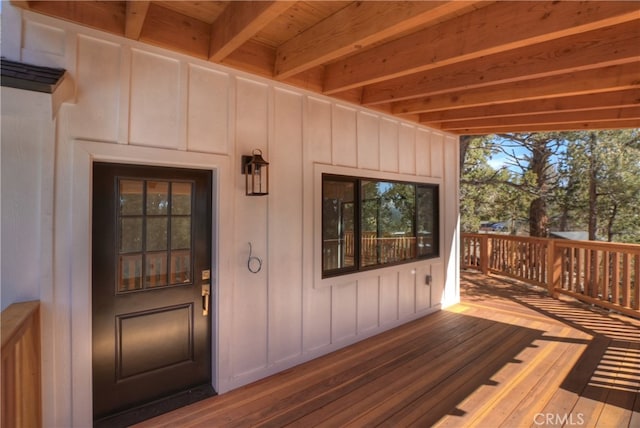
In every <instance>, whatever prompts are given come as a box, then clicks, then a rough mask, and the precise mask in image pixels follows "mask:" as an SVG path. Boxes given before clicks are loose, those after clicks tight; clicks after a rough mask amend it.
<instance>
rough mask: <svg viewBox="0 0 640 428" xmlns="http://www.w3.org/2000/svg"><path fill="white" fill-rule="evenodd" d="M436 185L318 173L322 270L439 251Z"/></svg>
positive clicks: (377, 263) (400, 260)
mask: <svg viewBox="0 0 640 428" xmlns="http://www.w3.org/2000/svg"><path fill="white" fill-rule="evenodd" d="M438 210H439V205H438V186H437V185H434V184H424V183H413V182H404V181H393V180H378V179H371V178H360V177H349V176H341V175H332V174H323V175H322V275H323V277H328V276H334V275H341V274H345V273H350V272H356V271H360V270H366V269H373V268H376V267H382V266H388V265H392V264H398V263H406V262H410V261H415V260H418V259H427V258H432V257H437V256H438V255H439V230H438V227H439V226H438V225H439V221H438Z"/></svg>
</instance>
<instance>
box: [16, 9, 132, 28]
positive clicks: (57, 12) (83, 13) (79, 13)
mask: <svg viewBox="0 0 640 428" xmlns="http://www.w3.org/2000/svg"><path fill="white" fill-rule="evenodd" d="M12 4H14V3H12ZM14 6H18V7H22V8H25V7H27V8H28V10H31V11H33V12H37V13H42V14H44V15H49V16H54V17H56V18H59V19H64V20H66V21H71V22H75V23H77V24H80V25H84V26H87V27H90V28H96V29H98V30H102V31H106V32H108V33H112V34H117V35H119V36H123V35H124V30H125V21H126V20H125V14H126V7H125V4H124V2H116V1H77V2H76V1H29V2H16V3H15V4H14Z"/></svg>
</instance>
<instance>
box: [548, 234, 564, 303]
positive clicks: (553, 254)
mask: <svg viewBox="0 0 640 428" xmlns="http://www.w3.org/2000/svg"><path fill="white" fill-rule="evenodd" d="M547 269H548V271H547V288H548V290H549V294H550V295H551V297H553V298H555V299H557V298H558V292H557V291H556V288H560V285H561V284H560V279H561V276H562V254H561V252H560V251H559V250H558V249H557V248H556V240H555V239H549V242H548V244H547Z"/></svg>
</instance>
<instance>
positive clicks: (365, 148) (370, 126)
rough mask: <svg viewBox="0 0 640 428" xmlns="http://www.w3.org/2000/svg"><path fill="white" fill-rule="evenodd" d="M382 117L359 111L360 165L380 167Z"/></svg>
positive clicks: (369, 167) (372, 168)
mask: <svg viewBox="0 0 640 428" xmlns="http://www.w3.org/2000/svg"><path fill="white" fill-rule="evenodd" d="M379 124H380V118H379V117H378V116H375V115H372V114H369V113H365V112H362V111H359V112H358V113H357V139H358V167H359V168H362V169H371V170H378V169H380V141H379V135H380V131H379V128H380V125H379Z"/></svg>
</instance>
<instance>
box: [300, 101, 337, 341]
mask: <svg viewBox="0 0 640 428" xmlns="http://www.w3.org/2000/svg"><path fill="white" fill-rule="evenodd" d="M305 107H306V109H305V113H304V118H303V122H304V129H303V134H304V143H303V146H304V147H303V160H304V168H303V180H304V195H303V200H304V207H303V210H304V211H303V212H304V219H303V222H304V236H303V242H304V248H305V250H303V257H304V261H305V266H307V267H308V266H313V263H314V256H315V251H313V250H311V249H312V248H313V247H314V245H315V244H314V222H313V220H314V217H315V216H316V215H317V214H316V213H315V212H314V211H315V198H316V196H317V195H315V194H314V191H313V189H314V180H315V178H314V173H313V168H312V167H311V165H313V163H314V162H318V163H323V164H331V156H332V146H331V136H332V103H330V102H328V101H327V100H324V99H319V98H315V97H307V99H306V106H305ZM303 275H304V279H305V284H304V286H303V314H302V316H303V339H302V340H303V349H304V352H305V353H313V352H315V351H316V350H319V349H322V348H323V347H328V346H330V345H331V288H330V287H326V288H315V287H314V286H313V278H314V272H313V269H309V268H305V269H304V270H303Z"/></svg>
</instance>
